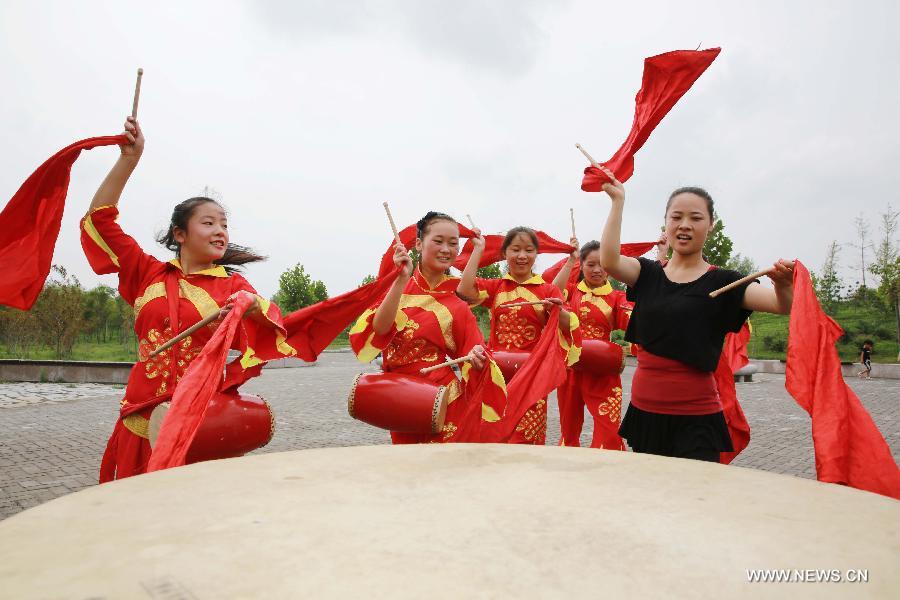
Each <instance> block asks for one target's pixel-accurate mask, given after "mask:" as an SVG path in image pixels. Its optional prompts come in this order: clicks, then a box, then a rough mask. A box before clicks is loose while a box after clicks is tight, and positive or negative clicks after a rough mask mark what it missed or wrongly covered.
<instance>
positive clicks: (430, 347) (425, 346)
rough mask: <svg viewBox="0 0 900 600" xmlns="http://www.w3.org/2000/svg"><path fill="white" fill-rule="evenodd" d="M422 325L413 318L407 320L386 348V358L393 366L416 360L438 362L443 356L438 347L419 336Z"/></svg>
mask: <svg viewBox="0 0 900 600" xmlns="http://www.w3.org/2000/svg"><path fill="white" fill-rule="evenodd" d="M419 327H420V325H419V324H418V323H417V322H416V321H414V320H413V319H409V320H408V321H407V322H406V325H405V326H404V328H403V330H402V331H400V332H399V333H398V334H397V335H395V336H394V338H393V339H392V340H391V343H390V344H388V347H387V348H385V349H384V360H385V362H386V363H387V364H388V365H390V366H391V367H401V366H403V365H408V364H412V363H414V362H419V361H422V362H436V361H437V360H438V358H439V357H440V356H441V352H440V351H439V350H438V348H437V347H436V346H435V345H434V344H432V343H430V342H429V341H428V340H426V339H424V338H417V337H416V331H418V329H419Z"/></svg>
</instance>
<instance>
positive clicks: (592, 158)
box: [575, 144, 600, 168]
mask: <svg viewBox="0 0 900 600" xmlns="http://www.w3.org/2000/svg"><path fill="white" fill-rule="evenodd" d="M575 147H576V148H578V149H579V150H581V153H582V154H584V156H585V158H587V159H588V160H589V161H591V164H592V165H593V166H595V167H597V168H600V165H599V164H597V161H596V160H594V157H592V156H591V155H590V154H588V153H587V150H585V149H584V148H582V147H581V144H575Z"/></svg>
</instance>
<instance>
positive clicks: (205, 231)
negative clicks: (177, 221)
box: [173, 202, 228, 264]
mask: <svg viewBox="0 0 900 600" xmlns="http://www.w3.org/2000/svg"><path fill="white" fill-rule="evenodd" d="M173 234H174V237H175V241H176V242H178V244H179V245H180V250H179V253H180V255H181V256H182V257H183V258H185V259H186V260H189V261H190V262H192V263H195V264H202V263H212V262H214V261H216V260H219V259H220V258H222V257H223V256H224V255H225V249H226V248H227V247H228V218H227V216H226V215H225V210H224V209H223V208H222V207H221V206H219V205H218V204H216V203H215V202H204V203H203V204H199V205H197V206H195V207H194V211H193V213H192V214H191V217H190V219H188V222H187V228H186V229H181V228H179V227H176V228H175V229H174V231H173Z"/></svg>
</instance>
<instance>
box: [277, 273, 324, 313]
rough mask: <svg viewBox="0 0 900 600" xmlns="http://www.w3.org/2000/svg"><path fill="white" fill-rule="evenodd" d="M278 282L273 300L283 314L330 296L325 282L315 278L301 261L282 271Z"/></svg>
mask: <svg viewBox="0 0 900 600" xmlns="http://www.w3.org/2000/svg"><path fill="white" fill-rule="evenodd" d="M278 284H279V287H278V291H277V292H275V295H274V296H273V297H272V301H273V302H275V304H277V305H278V307H279V308H280V309H281V312H282V313H283V314H288V313H292V312H294V311H295V310H298V309H300V308H303V307H304V306H310V305H312V304H315V303H316V302H321V301H322V300H325V299H327V298H328V290H327V289H326V288H325V284H324V283H322V282H321V281H318V280H313V278H312V277H310V276H309V274H308V273H307V272H306V270H305V269H304V268H303V265H301V264H299V263H297V264H296V265H294V267H293V268H291V269H288V270H287V271H285V272H284V273H282V274H281V277H279V279H278Z"/></svg>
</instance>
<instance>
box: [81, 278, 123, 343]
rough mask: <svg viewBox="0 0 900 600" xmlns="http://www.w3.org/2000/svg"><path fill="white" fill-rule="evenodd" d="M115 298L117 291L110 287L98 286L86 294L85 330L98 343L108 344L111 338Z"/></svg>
mask: <svg viewBox="0 0 900 600" xmlns="http://www.w3.org/2000/svg"><path fill="white" fill-rule="evenodd" d="M115 298H116V290H114V289H113V288H111V287H109V286H108V285H98V286H97V287H95V288H94V289H92V290H88V291H87V292H85V294H84V320H85V329H86V330H87V331H88V332H89V333H90V334H91V336H92V337H93V338H94V340H95V341H97V342H106V340H107V338H108V336H109V327H110V321H111V320H112V317H113V314H114V312H115V310H116V307H115Z"/></svg>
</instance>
